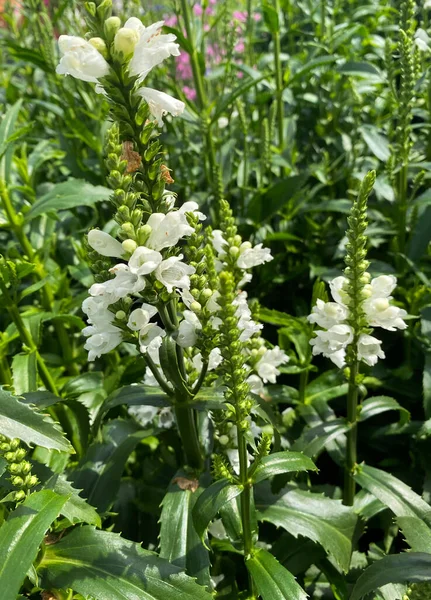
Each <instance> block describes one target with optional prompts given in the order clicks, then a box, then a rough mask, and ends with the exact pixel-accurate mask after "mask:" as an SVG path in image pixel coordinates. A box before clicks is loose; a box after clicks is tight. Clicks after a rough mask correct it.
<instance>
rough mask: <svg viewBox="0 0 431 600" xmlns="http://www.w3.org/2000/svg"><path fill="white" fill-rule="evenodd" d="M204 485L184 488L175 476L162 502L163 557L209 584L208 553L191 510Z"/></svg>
mask: <svg viewBox="0 0 431 600" xmlns="http://www.w3.org/2000/svg"><path fill="white" fill-rule="evenodd" d="M201 493H202V488H198V489H197V490H195V491H193V490H190V489H181V488H180V487H179V485H178V483H175V479H174V480H173V482H172V483H171V485H170V486H169V490H168V492H167V494H166V495H165V497H164V498H163V502H162V514H161V516H160V558H166V559H167V560H168V561H169V562H170V563H172V564H173V565H176V566H177V567H180V568H181V569H182V570H183V571H185V572H186V573H187V575H190V576H191V577H196V580H197V582H198V583H199V584H200V585H205V586H207V585H209V583H210V575H209V566H210V561H209V555H208V550H207V549H206V548H205V547H204V545H203V544H202V542H201V540H200V539H199V536H198V534H197V533H196V531H195V528H194V524H193V518H192V510H193V507H194V506H195V504H196V501H197V499H198V498H199V496H200V495H201Z"/></svg>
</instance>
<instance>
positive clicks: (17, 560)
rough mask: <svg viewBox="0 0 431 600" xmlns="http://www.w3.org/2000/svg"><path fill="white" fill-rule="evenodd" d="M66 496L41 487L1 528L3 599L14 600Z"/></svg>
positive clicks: (0, 562)
mask: <svg viewBox="0 0 431 600" xmlns="http://www.w3.org/2000/svg"><path fill="white" fill-rule="evenodd" d="M66 501H67V496H59V495H58V494H55V493H54V492H52V491H51V490H42V491H41V492H35V493H34V494H31V495H30V496H28V498H27V499H26V500H25V501H24V502H23V504H20V505H19V506H18V508H16V509H15V510H14V511H13V512H12V513H11V514H10V515H9V517H8V519H7V521H5V522H4V523H3V525H2V526H1V527H0V590H1V598H2V600H15V599H16V596H17V594H18V592H19V588H20V585H21V583H22V582H23V580H24V579H25V577H26V573H27V571H28V570H29V569H30V567H31V565H32V563H33V561H34V560H35V558H36V555H37V551H38V549H39V546H40V544H41V543H42V541H43V538H44V536H45V533H46V531H47V529H48V528H49V526H50V525H51V523H52V522H53V521H54V520H55V519H56V518H57V517H58V515H59V513H60V511H61V509H62V506H63V505H64V503H65V502H66Z"/></svg>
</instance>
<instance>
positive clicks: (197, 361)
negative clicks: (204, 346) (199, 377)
mask: <svg viewBox="0 0 431 600" xmlns="http://www.w3.org/2000/svg"><path fill="white" fill-rule="evenodd" d="M222 362H223V356H222V355H221V350H220V348H213V349H212V350H211V352H210V355H209V357H208V371H214V369H217V367H218V366H220V365H221V363H222ZM192 363H193V366H194V368H195V369H196V371H197V372H198V373H200V372H201V371H202V367H203V362H202V354H201V353H200V352H199V353H198V354H196V355H195V356H194V357H193V358H192Z"/></svg>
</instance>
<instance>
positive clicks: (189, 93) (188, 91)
mask: <svg viewBox="0 0 431 600" xmlns="http://www.w3.org/2000/svg"><path fill="white" fill-rule="evenodd" d="M183 92H184V96H185V97H186V98H187V100H196V90H195V89H193V88H191V87H189V86H188V85H185V86H184V87H183Z"/></svg>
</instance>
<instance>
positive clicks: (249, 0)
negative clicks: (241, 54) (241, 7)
mask: <svg viewBox="0 0 431 600" xmlns="http://www.w3.org/2000/svg"><path fill="white" fill-rule="evenodd" d="M253 34H254V31H253V0H247V56H248V64H249V66H250V67H252V66H253V64H254V57H253Z"/></svg>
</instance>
